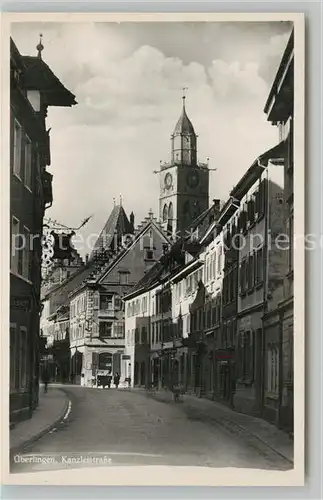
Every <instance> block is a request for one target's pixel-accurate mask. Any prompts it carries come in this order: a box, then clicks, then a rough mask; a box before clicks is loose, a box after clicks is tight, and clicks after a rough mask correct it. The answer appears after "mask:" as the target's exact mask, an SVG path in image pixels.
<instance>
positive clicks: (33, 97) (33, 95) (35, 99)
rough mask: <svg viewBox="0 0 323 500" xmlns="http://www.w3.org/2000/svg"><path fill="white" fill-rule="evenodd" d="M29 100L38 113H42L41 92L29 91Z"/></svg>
mask: <svg viewBox="0 0 323 500" xmlns="http://www.w3.org/2000/svg"><path fill="white" fill-rule="evenodd" d="M27 99H28V101H29V102H30V104H31V105H32V107H33V110H34V111H36V113H39V111H40V92H39V91H38V90H28V91H27Z"/></svg>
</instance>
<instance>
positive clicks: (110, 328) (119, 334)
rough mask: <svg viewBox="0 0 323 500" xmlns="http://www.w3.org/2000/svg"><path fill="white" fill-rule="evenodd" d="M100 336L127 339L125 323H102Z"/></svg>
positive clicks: (100, 324)
mask: <svg viewBox="0 0 323 500" xmlns="http://www.w3.org/2000/svg"><path fill="white" fill-rule="evenodd" d="M99 336H100V337H105V338H114V339H123V338H124V337H125V330H124V322H123V321H100V323H99Z"/></svg>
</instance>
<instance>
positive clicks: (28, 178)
mask: <svg viewBox="0 0 323 500" xmlns="http://www.w3.org/2000/svg"><path fill="white" fill-rule="evenodd" d="M31 160H32V144H31V140H30V139H29V137H28V136H27V135H26V136H25V174H24V183H25V186H26V187H27V188H28V189H29V191H31V188H32V170H31V167H32V165H31Z"/></svg>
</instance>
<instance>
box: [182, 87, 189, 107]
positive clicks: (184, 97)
mask: <svg viewBox="0 0 323 500" xmlns="http://www.w3.org/2000/svg"><path fill="white" fill-rule="evenodd" d="M186 90H188V87H183V88H182V91H183V95H182V99H183V109H185V99H186V95H185V91H186Z"/></svg>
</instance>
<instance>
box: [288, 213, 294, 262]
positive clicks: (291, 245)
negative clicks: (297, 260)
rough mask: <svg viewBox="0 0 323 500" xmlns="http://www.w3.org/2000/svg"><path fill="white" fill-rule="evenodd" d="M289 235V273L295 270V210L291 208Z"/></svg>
mask: <svg viewBox="0 0 323 500" xmlns="http://www.w3.org/2000/svg"><path fill="white" fill-rule="evenodd" d="M287 234H288V240H289V241H288V271H289V272H291V271H292V270H293V268H294V209H293V206H292V207H291V211H290V216H289V219H288V220H287Z"/></svg>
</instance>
